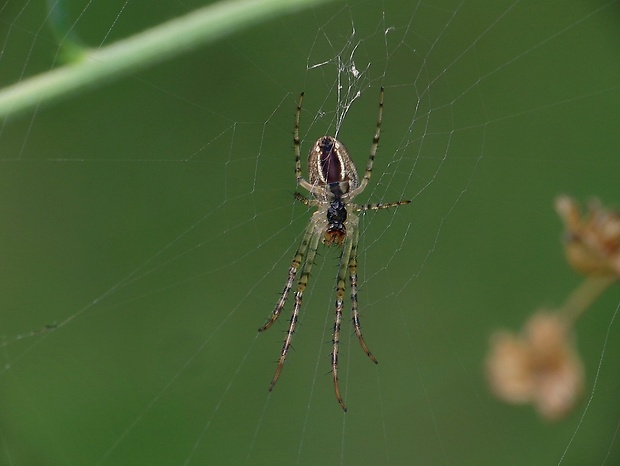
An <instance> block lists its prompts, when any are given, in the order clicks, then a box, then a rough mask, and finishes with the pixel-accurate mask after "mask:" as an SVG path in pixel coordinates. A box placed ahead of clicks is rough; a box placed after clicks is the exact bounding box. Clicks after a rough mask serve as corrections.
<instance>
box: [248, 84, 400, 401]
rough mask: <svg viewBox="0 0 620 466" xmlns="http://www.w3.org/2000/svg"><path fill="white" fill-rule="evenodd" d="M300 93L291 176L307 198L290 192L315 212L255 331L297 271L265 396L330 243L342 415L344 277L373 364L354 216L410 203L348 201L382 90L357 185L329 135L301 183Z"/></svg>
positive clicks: (361, 185)
mask: <svg viewBox="0 0 620 466" xmlns="http://www.w3.org/2000/svg"><path fill="white" fill-rule="evenodd" d="M303 97H304V95H303V93H302V94H301V95H300V97H299V104H298V105H297V112H296V113H295V131H294V137H293V142H294V145H295V176H296V178H297V184H298V185H300V186H301V187H303V188H304V189H306V190H307V191H308V192H309V193H310V198H306V197H305V196H303V195H302V194H300V193H295V199H297V200H298V201H300V202H302V203H303V204H305V205H306V206H308V207H315V208H316V209H317V210H316V212H314V214H312V217H311V219H310V222H309V223H308V226H307V227H306V230H305V232H304V234H303V238H302V240H301V244H300V245H299V247H298V248H297V251H296V252H295V256H294V257H293V261H292V262H291V266H290V268H289V272H288V278H287V280H286V283H285V285H284V289H283V290H282V295H281V296H280V299H278V302H277V303H276V306H275V308H274V310H273V312H272V313H271V315H270V317H269V319H268V320H267V322H266V323H265V324H264V325H263V326H262V327H261V328H259V329H258V330H259V332H262V331H264V330H267V329H268V328H269V327H271V326H272V325H273V323H274V322H275V321H276V320H277V319H278V317H280V314H281V313H282V310H283V309H284V306H285V305H286V300H287V298H288V295H289V293H290V291H291V289H292V288H293V284H294V282H295V279H296V277H297V272H298V271H299V270H300V269H301V275H300V277H299V281H298V282H297V288H296V289H295V292H294V293H293V297H294V304H293V313H292V315H291V318H290V320H289V325H288V330H287V331H286V336H285V338H284V343H283V345H282V350H281V352H280V358H279V359H278V365H277V367H276V371H275V374H274V376H273V379H272V380H271V384H270V385H269V390H270V391H271V390H272V389H273V387H274V386H275V384H276V382H277V381H278V378H279V377H280V373H281V372H282V368H283V367H284V363H285V361H286V356H287V355H288V352H289V350H290V349H291V342H292V339H293V334H294V333H295V329H296V326H297V321H298V319H299V312H300V309H301V303H302V299H303V293H304V291H305V289H306V286H307V285H308V280H309V278H310V272H311V270H312V265H313V264H314V259H315V257H316V252H317V249H318V247H319V243H320V242H322V243H324V244H325V245H327V246H331V245H332V244H334V245H336V246H340V247H342V253H341V256H340V263H339V265H338V276H337V278H336V315H335V319H334V328H333V333H332V351H331V354H330V359H331V367H332V370H331V372H332V378H333V382H334V392H335V394H336V399H337V400H338V403H339V404H340V406H341V407H342V409H343V410H344V411H345V412H346V410H347V408H346V405H345V404H344V401H343V399H342V395H341V394H340V387H339V385H338V348H339V343H340V327H341V324H342V315H343V307H344V298H345V294H346V282H347V275H348V278H349V284H350V297H351V312H352V322H353V328H354V331H355V334H356V335H357V338H358V340H359V342H360V345H361V347H362V349H363V350H364V352H365V353H366V354H367V355H368V357H369V358H370V360H371V361H372V362H374V363H375V364H377V363H378V361H377V359H376V358H375V357H374V355H373V354H372V353H371V352H370V350H369V349H368V346H367V345H366V342H365V341H364V337H363V336H362V331H361V329H360V318H359V311H358V301H357V252H358V245H359V217H358V216H357V214H356V213H357V212H365V211H368V210H382V209H387V208H389V207H397V206H401V205H405V204H409V203H410V202H411V201H406V200H403V201H397V202H389V203H378V204H365V205H357V204H354V203H352V202H351V201H352V200H353V198H354V197H356V196H357V195H358V194H360V193H361V192H362V191H364V189H365V188H366V186H367V184H368V181H369V180H370V176H371V174H372V166H373V162H374V159H375V155H376V153H377V147H378V146H379V136H380V134H381V121H382V117H383V88H381V93H380V94H379V115H378V117H377V127H376V129H375V134H374V137H373V140H372V145H371V147H370V156H369V157H368V162H367V164H366V171H365V173H364V176H363V177H362V180H361V181H359V178H358V175H357V169H356V168H355V165H354V164H353V161H352V160H351V157H350V156H349V152H348V151H347V149H346V148H345V147H344V145H343V144H342V143H341V142H340V141H338V140H337V139H336V138H334V137H332V136H323V137H321V138H319V139H318V140H317V141H316V142H315V143H314V145H313V146H312V149H310V153H309V154H308V178H309V180H308V181H307V180H306V179H304V178H303V176H302V173H301V150H300V144H301V143H300V139H299V119H300V115H301V104H302V101H303Z"/></svg>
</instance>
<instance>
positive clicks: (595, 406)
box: [0, 0, 620, 466]
mask: <svg viewBox="0 0 620 466" xmlns="http://www.w3.org/2000/svg"><path fill="white" fill-rule="evenodd" d="M202 4H203V2H200V1H197V0H193V1H187V0H185V1H183V2H180V1H177V2H166V3H159V4H155V3H154V2H148V1H146V0H129V1H127V2H125V1H120V0H118V1H117V0H106V1H97V2H92V3H91V2H87V1H85V0H79V1H77V0H76V1H71V2H69V3H68V8H69V10H68V11H67V12H68V14H69V17H70V18H72V20H73V21H75V23H74V32H75V33H76V34H77V35H78V36H79V37H80V39H81V40H82V41H83V42H84V43H86V44H89V45H91V46H95V47H96V46H99V45H100V44H102V43H103V44H104V45H105V44H108V43H112V42H114V41H116V40H119V39H122V38H123V37H127V36H129V35H131V34H133V33H136V32H138V31H141V30H143V29H145V28H147V27H150V26H154V25H156V24H158V23H159V22H161V21H164V20H166V19H170V18H173V17H176V16H178V15H181V14H184V13H187V12H189V11H191V10H192V9H193V8H195V7H198V6H200V5H202ZM619 13H620V12H619V9H618V2H617V1H611V2H610V1H594V0H565V1H562V2H557V1H554V2H539V1H533V0H523V1H516V2H513V1H503V0H499V1H495V2H484V1H453V0H445V1H432V2H427V3H422V2H410V1H404V0H403V1H393V2H377V1H355V0H352V1H349V2H347V3H344V2H339V3H333V4H329V5H324V6H322V7H321V8H317V9H315V10H307V11H303V12H300V13H298V14H295V15H289V16H286V17H282V18H275V19H273V20H272V21H269V22H267V23H265V24H262V25H260V26H256V27H252V28H251V29H248V30H245V31H242V32H240V33H236V34H234V35H232V36H229V37H228V38H226V39H225V40H222V41H220V42H218V43H216V44H214V45H210V46H207V47H202V48H200V49H199V50H197V51H195V52H193V53H191V54H187V55H183V56H180V57H178V58H176V59H174V60H171V61H169V62H167V63H164V64H161V65H158V66H155V67H152V68H150V69H148V70H146V71H144V72H140V73H138V74H135V75H132V76H128V77H125V78H124V79H121V80H119V81H117V82H114V83H112V84H109V85H105V86H103V87H101V88H98V89H94V90H91V91H89V92H86V93H84V94H82V95H79V96H77V97H75V98H72V99H70V100H65V101H62V102H59V103H57V104H54V105H52V106H46V105H43V106H41V107H40V108H38V109H37V110H36V111H32V112H30V113H27V114H26V115H22V116H20V117H10V118H8V119H6V120H5V121H4V122H3V125H2V128H1V130H0V215H1V216H2V217H1V222H2V227H1V228H0V231H1V233H0V234H1V236H0V257H1V259H0V260H1V263H2V265H1V267H0V273H1V277H0V290H1V296H2V298H1V299H0V306H1V308H0V327H1V330H0V334H1V335H2V338H3V340H2V344H1V345H0V358H1V359H2V361H3V364H2V365H1V367H2V368H1V369H0V464H6V465H17V466H24V465H51V466H55V465H147V464H148V465H194V464H218V465H220V464H230V465H241V464H246V465H267V464H270V465H271V464H298V465H316V464H329V465H331V464H341V465H352V464H386V465H387V464H391V465H405V464H407V465H409V464H421V465H426V464H428V465H435V464H446V465H447V464H454V465H480V464H485V465H486V464H489V465H492V464H504V465H556V464H563V465H592V464H600V465H602V464H604V465H615V464H618V463H619V462H620V443H619V440H618V426H619V425H620V409H619V408H620V402H619V401H618V393H619V389H620V378H619V377H618V370H619V368H620V367H619V366H620V357H619V354H620V338H618V323H617V321H616V320H614V317H615V313H616V310H617V308H618V305H619V303H620V293H619V292H618V290H616V289H611V290H609V291H608V292H607V293H606V294H605V295H604V296H603V297H602V298H601V299H600V300H599V301H598V302H597V303H595V305H594V306H593V307H592V308H591V309H590V310H589V312H588V313H586V315H585V316H584V317H583V318H582V319H581V320H580V321H579V323H578V326H577V329H576V331H577V339H578V347H579V351H580V354H581V356H582V358H583V360H584V364H585V367H586V374H587V381H586V392H585V394H584V397H583V399H582V401H581V402H580V404H579V405H578V406H577V407H576V409H575V411H574V412H573V413H572V414H571V415H569V416H568V417H567V418H566V419H565V420H563V421H562V422H559V423H555V424H550V423H547V422H544V421H541V420H540V418H539V417H538V415H537V414H536V413H535V412H534V410H533V409H532V408H531V407H529V406H526V407H515V406H509V405H505V404H503V403H501V402H499V401H497V400H496V399H494V398H493V397H492V396H491V395H490V394H489V392H488V389H487V387H486V385H485V382H484V374H483V370H482V368H483V360H484V357H485V354H486V351H487V343H488V338H489V335H490V333H491V332H492V331H493V330H495V329H496V328H501V327H506V328H510V329H514V330H517V329H519V328H520V327H521V325H522V324H523V322H524V321H525V319H526V318H527V317H528V316H529V315H530V314H531V313H533V312H534V311H535V310H536V309H537V308H539V307H540V306H557V305H560V304H561V303H562V302H563V300H564V299H565V298H566V296H567V295H568V294H569V293H570V292H571V291H572V290H573V289H574V288H575V287H576V286H577V285H578V283H579V282H580V280H581V279H580V277H578V276H577V275H576V274H575V273H574V272H572V271H571V270H570V269H569V267H568V266H567V265H566V264H565V261H564V259H563V255H562V249H561V245H560V241H559V238H560V233H561V224H560V221H559V220H558V219H557V218H556V215H555V213H554V210H553V200H554V198H555V196H557V195H558V194H561V193H566V194H569V195H572V196H574V197H576V198H577V199H579V200H581V201H586V200H587V199H589V198H590V197H591V196H598V197H600V198H601V199H602V200H603V202H604V203H606V204H609V205H612V206H615V207H618V206H620V192H619V190H618V173H619V171H620V161H619V158H618V155H617V154H618V147H620V132H619V131H618V124H619V123H620V119H619V117H618V109H619V108H620V84H619V83H620V79H619V78H620V16H619ZM46 14H47V13H46V9H45V5H44V4H43V2H28V3H26V4H20V3H17V2H7V3H6V4H5V5H4V6H3V7H2V8H1V9H0V31H1V32H2V37H3V41H2V42H3V46H2V55H0V84H2V85H8V84H10V83H13V82H16V81H18V80H20V79H23V78H25V77H27V76H30V75H33V74H36V73H40V72H44V71H46V70H48V69H50V67H51V66H52V65H53V60H54V57H55V55H56V53H57V51H58V45H57V42H56V41H55V39H54V37H53V34H52V33H51V32H50V29H49V27H48V26H49V25H48V24H47V23H46ZM353 63H354V64H355V68H356V69H357V70H359V71H363V72H364V73H363V74H362V77H361V79H355V78H354V77H353V74H352V73H351V69H352V67H351V66H352V64H353ZM315 65H320V66H315ZM339 67H340V71H339ZM339 85H341V86H342V89H341V93H340V95H341V96H344V97H347V96H349V97H350V96H351V95H352V94H353V93H355V92H357V91H358V90H359V91H361V96H360V97H359V99H357V100H355V102H354V103H353V105H352V106H351V108H350V110H349V112H348V114H347V115H346V118H345V119H344V122H343V124H342V127H341V128H340V130H339V134H338V137H339V139H341V140H342V141H343V142H344V143H345V144H346V145H347V147H348V149H349V151H350V152H351V154H352V156H353V158H354V160H355V162H356V163H357V165H358V169H360V170H361V169H362V168H361V167H363V166H364V164H365V161H366V158H367V154H368V150H369V147H370V143H371V140H372V134H373V130H374V126H375V121H376V108H377V100H378V90H379V87H380V86H385V88H386V91H385V114H384V119H383V132H382V138H381V144H380V147H379V152H378V154H377V159H376V163H375V169H374V172H373V178H372V180H371V184H370V186H369V188H368V189H367V190H366V191H365V192H364V193H363V195H361V196H360V199H359V202H386V201H394V200H398V199H401V198H405V199H412V200H413V203H412V204H411V205H408V206H404V207H400V208H398V209H395V210H390V211H382V212H374V213H368V214H366V215H365V216H363V218H362V238H361V251H360V260H359V262H360V270H359V274H360V289H359V294H360V295H359V299H360V308H361V312H362V324H363V328H364V334H365V337H366V341H367V343H368V344H369V346H370V348H371V350H372V351H373V353H374V354H375V355H376V356H377V358H378V359H379V361H380V364H379V365H378V366H375V365H373V364H372V363H370V362H369V361H368V358H367V357H366V356H365V355H364V354H363V352H362V351H361V350H360V348H359V345H358V343H357V341H356V339H355V336H354V335H352V332H351V331H350V330H349V326H348V325H349V324H348V322H346V323H345V324H346V325H345V326H344V327H343V328H344V329H345V331H343V342H342V345H341V346H342V350H341V356H340V364H341V375H340V380H341V388H342V389H343V392H344V397H345V401H346V403H347V406H348V408H349V412H348V413H347V414H346V415H344V414H343V413H342V411H341V410H340V408H339V407H338V404H337V403H336V401H335V399H334V395H333V388H332V384H331V378H330V375H329V369H330V367H329V352H330V345H329V341H330V338H331V337H330V333H331V328H332V319H333V300H334V291H333V288H334V281H335V276H336V267H337V260H338V253H337V251H336V250H334V248H332V249H331V250H330V249H324V248H321V250H320V252H319V257H318V260H317V263H316V265H315V268H314V270H313V274H312V277H311V283H310V286H309V288H308V290H307V293H306V295H305V297H304V306H303V309H302V317H301V319H300V325H299V327H298V331H297V333H296V335H295V340H294V350H293V351H292V353H291V354H290V356H289V359H288V361H287V364H286V366H285V369H284V371H283V373H282V376H281V378H280V380H279V382H278V384H277V386H276V387H275V389H274V391H273V392H272V393H268V391H267V387H268V385H269V382H270V380H271V377H272V375H273V371H274V369H275V361H276V359H277V356H278V354H279V351H280V346H281V340H282V338H283V334H284V330H285V328H286V319H288V315H287V314H288V312H289V310H290V309H291V306H290V305H289V306H287V309H286V313H285V316H284V317H283V318H282V319H281V322H278V323H277V325H275V326H274V327H273V328H272V329H270V330H269V331H268V332H265V333H263V334H260V335H258V334H257V332H256V330H257V328H258V327H259V326H260V325H261V324H262V323H263V322H264V320H265V319H266V317H267V316H268V315H269V313H270V312H271V310H272V309H273V305H274V303H275V301H276V299H277V297H278V293H279V292H280V291H281V289H282V286H283V285H284V280H285V278H286V274H287V270H288V267H289V265H290V260H291V258H292V255H293V253H294V251H295V248H296V246H297V243H298V242H299V241H300V238H301V236H300V235H301V233H302V231H303V228H304V226H305V224H306V222H307V221H308V218H309V216H310V214H309V213H308V212H307V209H306V208H305V207H304V206H303V205H299V204H296V203H295V202H294V200H293V197H292V193H293V192H294V191H295V180H294V174H293V164H294V155H293V147H292V129H293V116H294V111H295V105H296V101H297V96H298V95H299V92H300V91H302V90H303V91H305V93H306V100H305V102H304V111H303V114H302V121H301V134H302V138H303V142H302V150H303V152H304V153H306V152H307V150H308V149H309V148H310V146H311V144H312V142H313V141H314V140H315V139H316V138H317V137H319V136H321V135H323V134H325V133H333V132H334V127H335V121H336V110H337V109H338V108H340V109H341V108H342V103H341V104H340V106H339V101H338V94H339V92H338V86H339ZM347 315H348V314H347ZM347 319H348V317H347ZM46 325H56V328H55V329H53V330H47V331H45V330H44V329H45V326H46ZM40 330H42V331H40Z"/></svg>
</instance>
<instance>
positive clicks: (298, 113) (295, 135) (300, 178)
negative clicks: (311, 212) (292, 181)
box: [293, 92, 320, 194]
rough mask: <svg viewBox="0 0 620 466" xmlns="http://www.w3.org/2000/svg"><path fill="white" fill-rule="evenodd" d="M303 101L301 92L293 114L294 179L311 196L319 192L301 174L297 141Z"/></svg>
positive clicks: (299, 151) (318, 189) (298, 140)
mask: <svg viewBox="0 0 620 466" xmlns="http://www.w3.org/2000/svg"><path fill="white" fill-rule="evenodd" d="M303 101H304V93H303V92H302V93H301V94H300V95H299V102H298V104H297V111H296V112H295V130H294V132H293V145H294V146H295V178H297V184H298V185H301V186H303V187H304V188H305V189H307V190H308V191H310V192H311V193H313V194H317V193H319V191H320V187H318V186H313V185H312V184H310V183H309V182H308V181H307V180H305V179H304V178H303V176H302V174H301V148H300V146H301V139H299V118H300V117H301V104H302V103H303Z"/></svg>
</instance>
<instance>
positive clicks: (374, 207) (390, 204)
mask: <svg viewBox="0 0 620 466" xmlns="http://www.w3.org/2000/svg"><path fill="white" fill-rule="evenodd" d="M410 203H411V201H396V202H377V203H376V204H364V205H358V206H357V207H356V208H355V211H356V212H365V211H367V210H381V209H389V208H390V207H398V206H400V205H407V204H410Z"/></svg>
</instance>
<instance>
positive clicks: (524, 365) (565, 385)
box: [486, 312, 584, 420]
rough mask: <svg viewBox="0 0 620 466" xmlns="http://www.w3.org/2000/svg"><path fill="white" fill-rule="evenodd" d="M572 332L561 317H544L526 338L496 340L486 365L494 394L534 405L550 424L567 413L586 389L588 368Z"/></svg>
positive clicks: (531, 323)
mask: <svg viewBox="0 0 620 466" xmlns="http://www.w3.org/2000/svg"><path fill="white" fill-rule="evenodd" d="M570 333H571V332H570V328H569V326H568V325H567V323H566V321H565V320H564V319H563V318H562V317H561V316H560V315H559V314H554V313H549V312H539V313H537V314H535V315H534V316H532V317H531V318H530V319H529V320H528V322H527V323H526V325H525V328H524V329H523V331H522V332H521V334H520V335H515V334H512V333H510V332H506V331H503V332H498V333H496V334H495V335H493V336H492V337H491V350H490V353H489V355H488V357H487V360H486V373H487V379H488V381H489V384H490V386H491V390H492V391H493V393H494V394H495V395H496V396H497V397H498V398H501V399H502V400H504V401H508V402H511V403H521V404H524V403H532V404H533V405H534V406H535V407H536V409H537V410H538V412H539V413H540V414H541V415H542V416H543V417H544V418H546V419H549V420H555V419H558V418H560V417H562V416H564V415H565V414H567V413H568V412H569V411H570V410H571V408H572V407H573V406H574V405H575V402H576V401H577V399H578V397H579V395H580V393H581V391H582V389H583V378H584V375H583V367H582V364H581V361H580V360H579V356H578V354H577V352H576V350H575V348H574V346H573V339H572V336H571V334H570Z"/></svg>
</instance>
